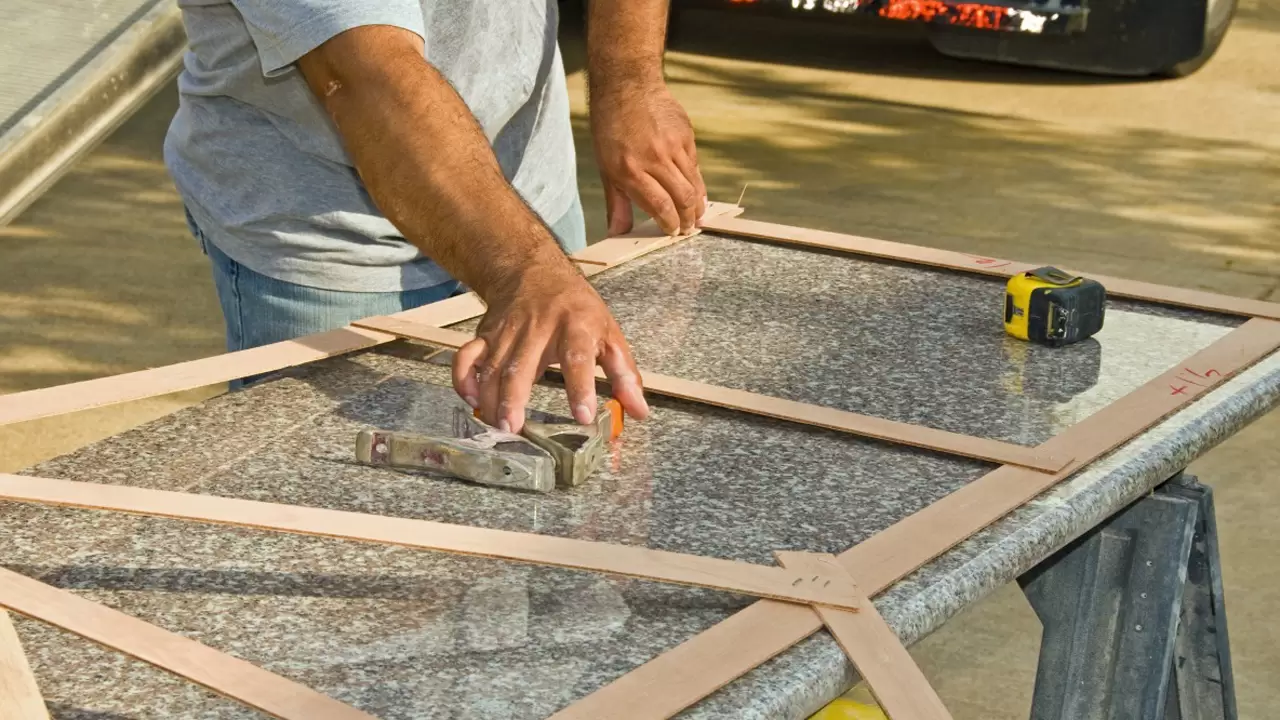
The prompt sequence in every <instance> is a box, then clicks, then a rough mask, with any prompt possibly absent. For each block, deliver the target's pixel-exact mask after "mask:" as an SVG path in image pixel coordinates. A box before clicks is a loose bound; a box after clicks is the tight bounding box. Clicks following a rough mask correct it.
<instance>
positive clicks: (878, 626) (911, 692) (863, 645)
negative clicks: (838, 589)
mask: <svg viewBox="0 0 1280 720" xmlns="http://www.w3.org/2000/svg"><path fill="white" fill-rule="evenodd" d="M774 555H775V556H776V557H777V558H778V563H779V564H781V565H782V566H783V567H787V568H792V569H793V570H800V571H802V572H812V573H818V572H821V573H825V574H828V575H834V574H837V573H839V572H842V571H843V570H844V568H843V567H842V566H841V565H840V564H839V563H838V562H836V558H835V556H833V555H825V554H816V553H807V552H790V551H781V552H776V553H774ZM850 582H851V583H852V582H853V580H852V578H851V579H850ZM858 600H859V602H860V603H861V604H862V609H861V610H860V611H858V612H856V613H848V612H844V611H843V610H834V609H831V608H821V607H814V608H813V612H814V613H815V614H816V615H817V616H818V619H819V620H821V621H822V624H823V625H825V626H826V628H827V630H828V631H829V632H830V633H831V635H832V637H834V638H835V639H836V642H837V643H838V644H839V645H840V649H842V650H844V654H845V655H847V656H848V657H849V662H851V663H853V666H854V668H856V669H857V670H858V674H859V675H861V676H862V679H863V680H866V681H867V684H868V685H870V686H871V692H872V693H873V694H875V696H876V701H877V702H878V703H879V704H880V708H881V709H882V710H884V711H885V713H886V714H887V715H888V716H889V717H890V718H891V720H951V713H950V712H948V711H947V708H946V706H945V705H943V704H942V699H941V698H939V697H938V693H937V692H935V691H934V689H933V686H931V685H930V684H929V680H928V679H927V678H925V676H924V673H922V672H920V667H919V666H918V665H916V663H915V661H914V660H912V659H911V654H910V653H908V652H907V648H906V647H905V646H904V645H903V644H902V641H900V640H899V639H898V636H897V635H896V634H894V632H893V630H892V629H890V627H889V625H888V624H887V623H886V622H885V621H884V618H882V617H880V613H879V612H877V611H876V607H875V605H874V604H872V602H871V601H870V600H869V599H867V598H866V597H863V596H862V595H861V594H859V596H858Z"/></svg>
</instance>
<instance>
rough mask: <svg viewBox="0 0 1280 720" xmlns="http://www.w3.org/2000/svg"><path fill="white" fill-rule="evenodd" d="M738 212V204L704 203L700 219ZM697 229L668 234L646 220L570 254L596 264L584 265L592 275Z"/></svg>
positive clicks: (713, 218) (581, 261) (705, 219)
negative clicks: (630, 228) (591, 266)
mask: <svg viewBox="0 0 1280 720" xmlns="http://www.w3.org/2000/svg"><path fill="white" fill-rule="evenodd" d="M741 214H742V208H741V207H740V206H738V205H734V204H732V203H717V202H713V203H711V204H709V205H708V206H707V212H706V214H705V215H703V219H702V221H703V223H707V222H711V221H713V220H717V219H722V218H732V217H737V216H739V215H741ZM700 232H702V230H701V229H695V230H694V231H693V232H691V233H686V234H684V235H667V234H666V233H664V232H662V231H661V230H660V229H658V226H657V224H655V223H654V222H653V221H649V222H646V223H644V224H642V225H640V226H638V227H637V228H636V229H635V230H634V231H632V232H629V233H627V234H625V235H619V236H617V237H612V238H609V239H608V240H601V241H600V242H598V243H596V244H595V245H592V246H591V247H589V248H586V249H585V250H582V251H581V252H579V253H576V254H575V255H573V259H574V260H576V261H577V262H579V263H582V264H584V265H595V266H598V267H597V268H583V272H584V273H587V274H588V275H594V274H596V273H599V272H602V271H604V270H606V269H608V268H611V267H616V266H618V265H621V264H622V263H625V262H628V261H630V260H634V259H636V258H638V257H640V256H641V255H646V254H648V253H651V252H653V251H654V250H660V249H662V248H664V247H667V246H669V245H674V244H675V243H678V242H680V241H681V240H686V239H688V238H691V237H693V236H694V235H697V234H698V233H700Z"/></svg>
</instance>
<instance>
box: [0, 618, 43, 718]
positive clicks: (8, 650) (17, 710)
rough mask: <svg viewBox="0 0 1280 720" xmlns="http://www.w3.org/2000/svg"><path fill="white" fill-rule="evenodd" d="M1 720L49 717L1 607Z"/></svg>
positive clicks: (15, 633) (11, 626)
mask: <svg viewBox="0 0 1280 720" xmlns="http://www.w3.org/2000/svg"><path fill="white" fill-rule="evenodd" d="M0 720H49V711H48V709H47V708H46V707H45V704H44V698H42V697H40V686H39V685H37V684H36V678H35V675H32V674H31V664H30V663H28V662H27V655H26V653H24V652H23V651H22V641H21V640H19V639H18V631H17V630H15V629H14V627H13V621H12V620H11V619H10V618H9V613H7V612H5V611H4V610H0Z"/></svg>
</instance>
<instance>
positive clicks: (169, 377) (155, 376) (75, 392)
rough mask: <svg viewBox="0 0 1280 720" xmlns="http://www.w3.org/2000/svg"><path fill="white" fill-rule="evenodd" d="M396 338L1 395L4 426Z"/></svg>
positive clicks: (308, 340)
mask: <svg viewBox="0 0 1280 720" xmlns="http://www.w3.org/2000/svg"><path fill="white" fill-rule="evenodd" d="M394 339H395V336H394V335H387V334H385V333H378V332H373V331H372V330H362V329H359V328H342V329H340V330H331V331H329V332H325V333H319V334H316V335H308V336H306V337H303V338H299V339H297V340H289V341H287V342H281V343H275V344H273V345H264V346H262V347H257V348H252V349H250V350H241V351H240V352H233V353H228V354H226V355H217V356H214V357H209V358H201V359H199V360H191V361H188V362H184V363H178V364H176V365H167V366H165V367H162V368H153V369H150V370H139V371H137V372H131V373H125V374H123V375H113V376H110V377H103V378H95V379H93V380H85V381H83V382H76V383H70V384H67V385H58V386H56V387H51V388H43V389H40V390H29V391H27V392H20V393H15V394H12V395H5V396H0V425H8V424H10V423H17V422H23V421H25V420H35V419H37V418H43V417H51V416H53V415H61V414H63V413H69V412H74V411H76V410H87V409H89V408H96V407H103V406H105V405H114V404H116V403H122V402H128V401H129V400H141V399H143V398H149V397H155V396H157V395H167V394H169V393H174V392H180V391H182V390H190V389H192V388H198V387H204V386H206V385H213V384H215V383H221V382H228V381H230V380H235V379H236V378H242V377H247V376H249V375H256V374H258V373H263V372H271V371H273V370H279V369H281V368H287V367H293V366H295V365H302V364H304V363H309V362H313V361H315V360H323V359H325V358H329V357H333V356H335V355H342V354H344V353H349V352H353V351H355V350H361V349H364V348H368V347H373V346H374V345H379V344H382V343H385V342H390V341H391V340H394Z"/></svg>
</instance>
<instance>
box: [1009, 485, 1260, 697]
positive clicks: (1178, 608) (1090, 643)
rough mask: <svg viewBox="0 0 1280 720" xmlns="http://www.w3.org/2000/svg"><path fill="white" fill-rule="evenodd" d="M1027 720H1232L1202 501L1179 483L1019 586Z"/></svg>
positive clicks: (1212, 530) (1202, 491)
mask: <svg viewBox="0 0 1280 720" xmlns="http://www.w3.org/2000/svg"><path fill="white" fill-rule="evenodd" d="M1019 582H1020V584H1021V585H1022V588H1023V591H1024V592H1025V593H1026V595H1027V598H1028V599H1029V600H1030V601H1031V605H1032V607H1033V608H1034V609H1035V611H1036V614H1037V615H1038V616H1039V617H1040V621H1041V623H1043V625H1044V636H1043V639H1042V641H1041V646H1040V665H1039V668H1038V670H1037V672H1036V687H1035V696H1034V700H1033V702H1032V710H1031V717H1032V720H1183V719H1184V718H1185V719H1186V720H1236V717H1237V716H1236V707H1235V690H1234V687H1233V685H1232V678H1231V655H1230V651H1229V644H1228V638H1227V625H1226V613H1225V610H1224V608H1223V603H1222V575H1221V570H1220V565H1219V562H1218V546H1217V530H1216V526H1215V523H1214V514H1213V494H1212V491H1211V490H1210V489H1209V488H1208V487H1205V486H1202V485H1200V484H1199V483H1197V482H1196V480H1195V478H1193V477H1190V476H1185V475H1181V474H1180V475H1178V476H1177V477H1175V478H1174V479H1173V480H1170V481H1169V482H1167V483H1165V484H1164V485H1162V486H1161V487H1160V488H1159V489H1157V490H1156V492H1155V493H1153V494H1152V495H1149V496H1147V497H1144V498H1142V499H1141V500H1139V501H1137V502H1135V503H1134V504H1133V505H1130V506H1129V507H1128V508H1126V509H1125V510H1123V511H1121V512H1120V513H1119V514H1117V515H1116V516H1115V517H1113V518H1111V519H1110V520H1108V521H1107V522H1106V523H1105V524H1103V525H1101V526H1100V527H1098V528H1095V529H1094V530H1093V531H1092V532H1090V533H1089V534H1088V535H1086V536H1084V537H1082V538H1080V539H1079V540H1077V541H1076V542H1075V543H1073V544H1071V545H1069V546H1067V547H1066V548H1063V549H1062V550H1061V551H1059V552H1058V553H1057V554H1056V555H1054V556H1053V557H1051V558H1049V559H1048V560H1046V561H1045V562H1043V563H1041V564H1040V565H1039V566H1038V567H1036V568H1035V569H1034V570H1032V571H1031V572H1029V573H1027V574H1026V575H1025V576H1023V577H1022V578H1021V579H1020V580H1019Z"/></svg>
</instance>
